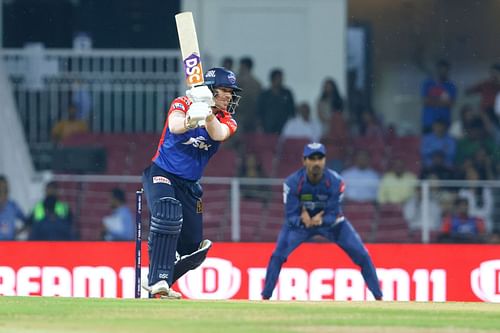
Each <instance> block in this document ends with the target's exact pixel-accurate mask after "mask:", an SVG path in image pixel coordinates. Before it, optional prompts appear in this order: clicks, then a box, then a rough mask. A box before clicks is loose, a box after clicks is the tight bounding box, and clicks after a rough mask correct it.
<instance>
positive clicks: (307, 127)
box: [281, 102, 321, 142]
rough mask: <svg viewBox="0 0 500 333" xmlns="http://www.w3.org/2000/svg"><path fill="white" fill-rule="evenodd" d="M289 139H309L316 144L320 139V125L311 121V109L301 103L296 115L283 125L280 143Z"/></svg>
mask: <svg viewBox="0 0 500 333" xmlns="http://www.w3.org/2000/svg"><path fill="white" fill-rule="evenodd" d="M289 138H303V139H309V140H310V141H311V142H318V141H319V139H320V138H321V125H320V124H319V123H318V122H316V121H314V120H313V119H311V108H310V107H309V104H307V103H305V102H304V103H301V104H299V106H298V107H297V115H296V116H295V117H293V118H290V119H288V120H287V122H286V123H285V126H284V127H283V131H282V132H281V141H285V140H286V139H289Z"/></svg>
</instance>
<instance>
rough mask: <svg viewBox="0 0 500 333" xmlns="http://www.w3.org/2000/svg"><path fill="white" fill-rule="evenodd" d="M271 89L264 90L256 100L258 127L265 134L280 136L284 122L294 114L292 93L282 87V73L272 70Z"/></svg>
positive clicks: (278, 70)
mask: <svg viewBox="0 0 500 333" xmlns="http://www.w3.org/2000/svg"><path fill="white" fill-rule="evenodd" d="M270 79H271V87H270V88H269V89H267V90H264V91H263V92H262V93H261V94H260V95H259V98H258V100H257V112H258V118H259V121H260V126H261V127H262V129H263V131H264V132H265V133H275V134H280V133H281V131H282V129H283V126H284V125H285V123H286V121H287V120H288V119H289V118H291V117H293V115H294V114H295V103H294V100H293V95H292V92H291V91H290V90H289V89H288V88H286V87H284V86H283V71H282V70H281V69H273V70H272V71H271V74H270Z"/></svg>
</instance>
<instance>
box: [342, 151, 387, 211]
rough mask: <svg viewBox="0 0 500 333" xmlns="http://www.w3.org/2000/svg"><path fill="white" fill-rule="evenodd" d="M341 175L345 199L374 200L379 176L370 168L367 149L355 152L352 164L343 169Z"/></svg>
mask: <svg viewBox="0 0 500 333" xmlns="http://www.w3.org/2000/svg"><path fill="white" fill-rule="evenodd" d="M341 176H342V178H343V179H344V182H345V184H346V190H345V192H344V196H345V198H346V199H347V200H351V201H357V202H369V201H376V199H377V194H378V188H379V184H380V176H379V174H378V173H377V172H376V171H375V170H373V169H372V168H371V166H370V156H369V155H368V152H367V151H364V150H359V151H358V152H357V153H356V156H355V159H354V165H353V166H351V167H350V168H348V169H346V170H344V171H343V172H342V174H341Z"/></svg>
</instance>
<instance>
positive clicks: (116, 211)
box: [102, 188, 134, 241]
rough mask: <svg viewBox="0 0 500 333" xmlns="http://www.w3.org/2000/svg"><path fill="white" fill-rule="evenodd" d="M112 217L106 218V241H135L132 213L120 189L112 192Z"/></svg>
mask: <svg viewBox="0 0 500 333" xmlns="http://www.w3.org/2000/svg"><path fill="white" fill-rule="evenodd" d="M111 208H112V209H113V212H112V213H111V215H108V216H106V217H104V219H103V221H102V224H103V228H104V240H107V241H127V240H133V239H134V222H133V219H132V213H131V212H130V209H129V208H128V207H127V205H126V200H125V192H124V191H123V190H121V189H119V188H114V189H113V190H111Z"/></svg>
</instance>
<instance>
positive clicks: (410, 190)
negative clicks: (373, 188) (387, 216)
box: [378, 158, 417, 204]
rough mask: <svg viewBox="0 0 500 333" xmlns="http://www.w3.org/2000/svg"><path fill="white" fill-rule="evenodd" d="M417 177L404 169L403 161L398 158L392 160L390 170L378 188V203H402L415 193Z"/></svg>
mask: <svg viewBox="0 0 500 333" xmlns="http://www.w3.org/2000/svg"><path fill="white" fill-rule="evenodd" d="M416 186H417V177H416V176H415V175H414V174H413V173H412V172H409V171H406V169H405V165H404V163H403V161H402V160H401V159H399V158H397V159H395V160H394V161H393V165H392V170H390V171H388V172H386V173H385V174H384V175H383V177H382V181H381V182H380V187H379V190H378V202H379V203H380V204H386V203H390V204H403V203H405V202H406V201H407V200H409V199H410V198H411V197H413V195H414V194H415V187H416Z"/></svg>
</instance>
